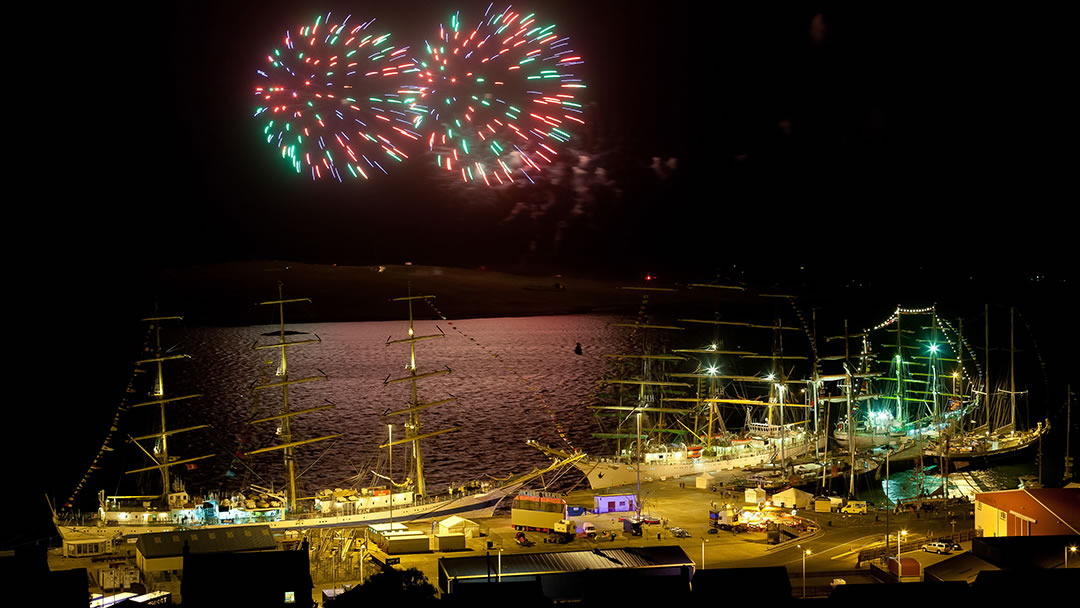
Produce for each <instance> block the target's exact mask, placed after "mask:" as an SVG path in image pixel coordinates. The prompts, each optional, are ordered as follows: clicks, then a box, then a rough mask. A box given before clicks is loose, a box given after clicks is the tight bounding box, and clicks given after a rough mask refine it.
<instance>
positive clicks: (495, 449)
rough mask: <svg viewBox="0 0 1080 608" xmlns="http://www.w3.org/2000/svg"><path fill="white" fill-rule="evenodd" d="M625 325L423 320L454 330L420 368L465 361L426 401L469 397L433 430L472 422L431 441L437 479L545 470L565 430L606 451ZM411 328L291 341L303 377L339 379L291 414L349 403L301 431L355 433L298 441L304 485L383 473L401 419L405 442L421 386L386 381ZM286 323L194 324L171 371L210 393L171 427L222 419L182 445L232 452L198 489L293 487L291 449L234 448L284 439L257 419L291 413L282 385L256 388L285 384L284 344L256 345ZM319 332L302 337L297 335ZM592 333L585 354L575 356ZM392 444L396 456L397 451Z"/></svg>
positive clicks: (433, 412)
mask: <svg viewBox="0 0 1080 608" xmlns="http://www.w3.org/2000/svg"><path fill="white" fill-rule="evenodd" d="M612 320H613V319H609V318H606V317H602V316H588V315H578V316H551V317H525V318H498V319H467V320H461V321H454V322H446V321H439V322H438V323H436V322H433V321H417V322H416V334H417V335H426V334H436V333H439V329H438V328H437V327H436V325H438V326H439V327H440V328H441V329H442V331H443V332H445V334H446V337H445V338H441V339H435V340H425V341H420V342H417V343H416V349H417V365H418V371H419V372H420V373H423V372H425V371H433V370H437V369H443V367H444V366H448V367H450V369H451V370H452V373H450V374H447V375H443V376H437V377H434V378H431V379H428V380H425V381H422V382H421V383H420V401H421V402H430V401H436V400H440V399H445V398H447V397H449V396H450V395H453V396H455V397H457V401H455V402H451V403H448V404H445V405H441V406H436V407H433V408H430V409H428V410H425V411H424V412H423V415H422V422H423V424H424V428H423V432H431V431H434V430H438V429H442V428H446V427H458V429H459V431H458V432H454V433H447V434H445V435H439V436H437V437H433V438H431V439H428V440H425V441H424V442H423V445H424V450H425V453H424V460H425V467H426V471H425V477H426V479H427V481H428V485H429V488H434V489H440V488H441V487H444V486H445V485H446V484H448V483H454V482H456V483H461V482H465V481H469V480H472V479H482V478H484V476H485V475H492V476H505V475H508V474H510V473H521V472H525V471H528V470H531V469H533V468H534V467H537V466H544V465H546V464H547V462H548V460H547V459H546V458H545V457H544V456H543V455H542V454H541V453H540V452H539V451H537V450H536V449H534V448H531V447H529V446H527V445H526V444H525V441H526V440H527V439H537V440H540V441H541V442H542V443H550V444H552V445H556V446H562V447H567V445H568V444H567V443H565V442H564V441H563V440H562V439H561V438H560V437H559V435H558V431H557V428H558V426H559V425H561V426H562V428H563V429H564V430H565V434H566V435H567V439H568V440H569V442H570V444H572V445H574V446H578V447H581V448H583V449H592V448H596V447H598V446H597V445H596V443H595V441H596V440H594V439H592V438H591V436H590V433H591V432H592V431H593V430H594V429H593V428H592V427H593V422H592V419H591V416H590V415H589V413H588V410H587V409H585V407H584V404H585V403H586V402H587V401H588V400H589V398H590V396H591V395H592V394H593V392H594V390H595V389H596V382H597V380H598V379H599V378H600V377H601V376H602V374H603V372H604V371H605V370H606V369H607V367H608V365H609V361H610V360H609V359H606V358H604V357H602V356H601V355H602V353H611V352H620V351H621V350H623V347H620V346H619V345H618V344H617V343H618V341H620V340H625V336H626V334H625V332H620V331H618V330H617V329H613V328H610V327H609V326H608V323H609V322H611V321H612ZM407 328H408V325H407V323H406V322H403V321H394V322H367V323H325V324H311V325H296V326H290V329H291V330H294V331H301V332H306V333H308V334H316V335H318V337H319V338H321V339H322V343H321V344H313V345H309V346H299V347H293V348H290V349H288V354H287V356H288V372H289V376H290V377H291V378H294V379H295V378H301V377H307V376H313V375H317V374H318V373H319V370H322V371H323V372H325V373H326V374H327V375H328V376H329V379H328V380H325V381H318V382H309V383H304V384H299V385H294V386H293V387H291V388H290V398H289V401H290V409H291V410H298V409H306V408H310V407H316V406H319V405H324V404H326V403H327V402H331V403H334V404H336V407H335V408H333V409H329V410H322V411H318V412H313V413H311V414H306V415H303V416H298V417H294V418H293V421H294V423H293V428H294V431H293V432H294V440H298V439H305V438H312V437H318V436H322V435H329V434H334V433H344V436H343V437H341V438H340V439H337V440H331V441H327V442H322V443H315V444H311V445H307V446H301V447H299V448H297V460H298V468H297V470H298V472H302V471H304V474H303V476H302V478H301V479H300V485H301V487H302V490H301V491H302V492H304V493H308V492H314V491H315V490H318V489H320V488H324V487H331V488H333V487H341V486H343V485H344V483H345V482H344V480H345V479H346V478H347V477H349V476H351V475H353V474H355V473H357V472H359V471H367V470H370V468H372V466H373V465H374V457H375V456H376V454H377V453H378V452H379V450H378V449H377V446H378V445H379V444H380V443H383V442H385V441H386V440H387V436H388V429H387V423H388V422H394V423H396V424H395V428H394V434H395V438H401V437H403V434H402V433H403V427H402V423H403V422H404V417H402V416H395V417H392V418H388V417H385V416H384V415H383V414H384V412H387V411H389V410H396V409H401V408H404V407H406V402H407V401H408V400H409V399H411V394H410V383H408V382H402V383H396V384H389V385H384V384H383V381H384V379H386V378H387V376H392V377H401V376H403V375H405V374H406V369H405V366H406V365H407V363H408V361H409V347H408V345H407V344H399V345H391V346H386V345H385V342H386V340H387V338H388V337H392V338H393V339H399V338H404V337H406V334H407ZM276 329H277V328H276V327H274V326H256V327H236V328H196V329H194V330H186V331H185V332H184V334H183V336H182V338H183V343H182V344H181V345H180V346H181V348H180V350H182V352H187V353H189V354H191V355H192V356H193V360H192V361H190V362H184V363H178V364H174V365H171V366H170V368H169V369H167V375H166V381H167V383H168V384H167V386H166V389H167V392H168V394H170V395H176V394H183V393H187V392H197V393H201V394H202V395H203V397H202V398H201V399H199V400H197V401H196V402H192V403H191V405H186V406H183V407H176V408H174V409H171V410H170V416H172V415H173V413H174V412H176V416H177V417H176V418H171V419H170V427H177V426H182V425H183V426H186V425H189V424H192V425H193V424H200V423H210V424H212V425H213V428H212V429H206V430H202V431H193V432H190V433H185V434H183V435H179V436H177V437H176V438H174V439H173V441H172V442H171V443H170V451H171V452H173V453H176V454H178V455H181V457H187V456H190V455H194V454H202V453H207V452H209V451H213V452H217V453H218V456H217V457H215V458H213V459H209V460H206V461H203V462H200V463H199V465H198V468H197V469H195V470H192V471H187V472H185V474H184V478H185V480H187V482H188V486H189V489H196V488H202V489H213V488H222V489H229V488H239V487H240V486H241V484H242V482H243V481H254V482H256V483H260V482H261V483H269V482H271V481H272V482H273V483H274V485H275V486H280V484H281V483H282V481H283V479H284V473H283V465H282V453H281V452H280V451H277V452H270V453H266V454H259V455H255V456H252V457H249V459H248V460H246V461H245V462H246V463H247V466H246V467H245V466H244V464H242V463H241V462H240V461H239V460H237V459H235V458H233V456H232V455H233V454H234V453H235V452H236V451H237V450H240V449H244V448H243V446H246V448H247V449H251V448H255V447H261V446H264V445H272V444H274V443H280V439H275V437H274V434H275V430H276V423H275V422H264V423H260V424H257V425H249V424H247V421H248V420H250V419H252V418H257V417H262V416H269V415H273V414H276V413H279V411H280V408H281V390H280V389H269V390H264V391H255V392H253V391H252V390H251V386H252V385H253V384H256V383H257V384H264V383H268V382H273V381H275V380H276V379H275V377H274V375H273V374H274V372H275V371H276V369H277V363H276V357H277V350H276V349H271V350H258V351H256V350H254V349H253V348H252V346H253V344H254V343H255V342H256V340H258V341H259V343H260V344H269V343H273V342H275V341H276V337H267V336H261V334H263V333H264V332H268V331H273V330H276ZM310 337H312V336H310V335H307V336H305V335H294V336H288V339H289V340H301V339H307V338H310ZM579 342H580V343H581V345H582V348H583V354H582V355H577V354H575V353H574V346H575V344H577V343H579ZM173 370H175V371H173ZM170 377H171V378H173V380H171V381H170ZM540 397H542V398H543V399H541V398H540ZM148 409H150V408H148ZM408 451H409V448H407V447H406V446H401V447H399V448H396V449H395V453H394V463H395V470H396V471H397V473H396V474H395V478H396V479H399V480H400V479H401V477H402V476H403V474H404V472H403V470H402V464H403V462H404V460H405V457H406V455H407V452H408ZM324 452H325V454H324ZM382 453H383V454H384V455H385V450H382ZM249 467H250V468H249ZM230 472H231V473H230ZM233 474H235V477H233V476H232V475H233ZM245 476H246V477H245ZM305 495H309V494H305Z"/></svg>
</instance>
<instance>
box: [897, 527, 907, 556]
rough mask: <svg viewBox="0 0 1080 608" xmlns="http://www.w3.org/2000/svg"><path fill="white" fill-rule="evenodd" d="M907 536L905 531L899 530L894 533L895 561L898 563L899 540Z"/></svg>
mask: <svg viewBox="0 0 1080 608" xmlns="http://www.w3.org/2000/svg"><path fill="white" fill-rule="evenodd" d="M905 536H907V530H900V531H899V532H897V533H896V561H900V539H901V538H903V537H905Z"/></svg>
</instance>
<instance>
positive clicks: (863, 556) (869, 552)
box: [858, 530, 981, 563]
mask: <svg viewBox="0 0 1080 608" xmlns="http://www.w3.org/2000/svg"><path fill="white" fill-rule="evenodd" d="M980 532H981V531H980V530H961V531H960V532H957V533H955V534H944V535H942V536H934V537H925V538H923V537H919V538H913V539H911V540H908V541H902V542H901V543H900V552H901V553H903V552H905V551H914V550H916V549H920V548H922V546H923V545H925V544H926V543H927V542H930V541H931V540H933V541H944V542H951V543H962V542H964V541H968V540H971V539H973V538H976V537H978V536H981V534H980ZM896 553H897V550H896V547H895V546H881V547H872V548H870V549H861V550H860V551H859V557H858V561H859V562H860V563H861V562H870V561H874V560H876V559H883V558H886V557H892V556H894V555H896Z"/></svg>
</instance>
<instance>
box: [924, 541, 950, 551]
mask: <svg viewBox="0 0 1080 608" xmlns="http://www.w3.org/2000/svg"><path fill="white" fill-rule="evenodd" d="M922 549H923V551H929V552H930V553H948V552H950V551H952V543H946V542H942V541H937V542H933V543H926V544H925V545H923V546H922Z"/></svg>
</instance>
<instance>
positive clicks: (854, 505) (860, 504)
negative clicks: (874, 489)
mask: <svg viewBox="0 0 1080 608" xmlns="http://www.w3.org/2000/svg"><path fill="white" fill-rule="evenodd" d="M840 512H841V513H866V501H865V500H849V501H848V502H847V504H846V505H844V508H842V509H840Z"/></svg>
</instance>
